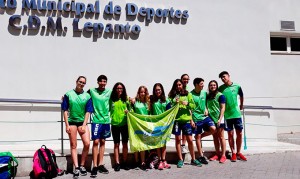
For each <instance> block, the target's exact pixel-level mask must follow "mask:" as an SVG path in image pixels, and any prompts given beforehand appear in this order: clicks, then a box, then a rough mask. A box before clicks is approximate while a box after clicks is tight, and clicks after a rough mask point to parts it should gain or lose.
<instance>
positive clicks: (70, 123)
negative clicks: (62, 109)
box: [69, 122, 83, 127]
mask: <svg viewBox="0 0 300 179" xmlns="http://www.w3.org/2000/svg"><path fill="white" fill-rule="evenodd" d="M82 125H83V122H69V126H77V127H79V126H82Z"/></svg>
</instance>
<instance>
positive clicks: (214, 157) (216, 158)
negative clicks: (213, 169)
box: [209, 155, 219, 161]
mask: <svg viewBox="0 0 300 179" xmlns="http://www.w3.org/2000/svg"><path fill="white" fill-rule="evenodd" d="M218 159H219V157H218V156H217V155H214V156H213V157H211V158H210V159H209V160H210V161H216V160H218Z"/></svg>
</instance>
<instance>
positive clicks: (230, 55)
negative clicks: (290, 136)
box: [0, 0, 299, 141]
mask: <svg viewBox="0 0 300 179" xmlns="http://www.w3.org/2000/svg"><path fill="white" fill-rule="evenodd" d="M76 2H80V1H76ZM84 2H85V3H86V4H87V3H89V2H90V3H94V2H95V1H92V0H87V1H84ZM276 2H277V6H275V3H274V4H273V1H272V2H271V1H259V0H253V1H247V0H229V1H221V0H216V1H204V0H198V1H194V0H186V1H165V0H163V1H162V0H145V1H138V0H131V1H113V3H114V4H115V5H116V4H118V5H120V6H121V7H122V14H121V16H120V18H119V19H111V17H107V16H105V15H103V13H102V12H103V10H104V5H106V4H108V1H107V0H103V1H100V4H101V14H100V16H99V18H98V19H96V18H85V17H83V18H82V19H81V20H80V22H79V26H80V27H83V24H84V22H93V23H94V22H102V23H103V24H104V25H105V24H107V23H112V24H116V23H118V24H126V23H127V22H128V23H129V24H131V25H134V24H138V25H139V26H140V27H141V33H140V34H139V35H138V36H129V37H128V36H118V35H116V34H114V35H102V36H101V37H100V38H98V39H95V38H93V37H92V36H91V35H90V34H88V33H83V34H81V36H79V37H78V34H74V33H73V32H72V21H73V18H71V17H67V18H66V17H63V18H62V22H63V26H66V27H68V31H67V33H66V34H65V35H61V36H59V35H58V34H57V33H54V34H53V33H47V32H43V31H42V30H40V31H38V33H37V34H36V35H35V34H33V33H31V32H28V31H26V30H22V31H21V32H18V31H15V30H12V29H11V28H10V27H9V26H8V19H9V17H10V16H11V14H21V13H22V12H21V8H20V7H21V6H20V4H18V8H17V10H16V11H15V12H13V13H12V12H10V11H5V10H2V12H1V13H0V22H1V24H4V25H2V26H1V28H0V39H1V61H2V64H1V66H0V74H1V76H2V77H3V78H2V79H1V80H2V84H3V85H1V87H2V90H1V93H0V98H21V99H51V100H59V99H61V96H62V95H63V94H64V93H65V92H66V91H68V90H70V89H72V88H74V87H75V80H76V78H77V77H78V76H79V75H85V76H86V77H87V79H88V81H87V85H86V89H88V88H91V87H96V86H97V83H96V79H97V77H98V76H99V75H100V74H105V75H107V76H108V87H109V88H112V86H113V84H114V83H115V82H118V81H121V82H123V83H124V84H125V86H126V87H127V90H128V94H129V96H131V97H133V96H135V94H136V91H137V88H138V87H139V86H140V85H146V86H147V87H148V89H149V91H150V92H151V91H152V86H153V84H154V83H156V82H161V83H162V84H163V85H164V87H165V90H166V93H168V92H169V90H170V88H171V85H172V83H173V81H174V80H175V79H176V78H179V77H180V75H181V74H183V73H188V74H189V75H190V78H191V81H190V84H189V86H190V89H192V80H193V79H194V78H195V77H202V78H204V79H205V82H206V84H207V83H208V82H209V81H210V80H212V79H216V80H217V81H219V82H221V81H220V80H219V79H218V74H219V72H221V71H223V70H227V71H229V72H230V74H231V78H232V80H233V81H234V82H237V83H239V84H241V85H242V87H243V90H244V93H245V97H246V100H245V104H247V105H273V99H272V98H262V97H269V96H271V97H272V95H275V94H276V93H275V91H274V87H275V86H274V85H275V84H274V80H273V73H274V69H276V68H280V67H281V65H282V64H281V63H276V64H275V63H274V59H273V58H274V56H271V55H270V44H269V37H270V31H271V30H272V29H274V28H275V27H277V26H276V25H275V24H276V23H277V21H279V19H281V16H280V15H278V13H277V11H276V8H280V1H276ZM292 2H294V3H297V2H296V1H287V3H292ZM126 3H135V4H136V5H137V6H138V7H142V6H144V7H152V8H154V9H157V8H170V7H173V8H174V9H180V10H188V11H189V15H190V17H189V18H188V19H187V21H186V22H185V21H179V22H178V21H174V20H172V19H170V18H167V19H165V20H161V21H160V22H159V21H157V19H154V20H153V21H152V22H150V23H147V22H145V21H144V20H140V19H139V18H136V19H134V20H132V19H131V18H128V17H126V16H125V9H124V8H125V5H126ZM290 6H291V7H292V9H295V10H294V11H295V13H298V12H296V7H297V6H294V5H293V4H291V5H290ZM287 8H290V7H287ZM285 11H288V10H285ZM289 11H291V10H289ZM275 12H276V13H275ZM30 13H32V12H29V14H30ZM274 14H276V16H275V15H274ZM293 15H294V14H292V15H291V16H293ZM297 17H298V16H297ZM27 18H28V15H26V12H25V13H24V15H22V21H21V24H22V25H24V24H26V22H27ZM40 19H41V22H42V24H43V25H45V23H46V19H47V18H46V17H43V16H40ZM54 19H55V18H54ZM298 19H299V18H298ZM292 58H293V57H292ZM278 60H279V59H278ZM294 61H296V57H295V59H294ZM270 67H272V68H270ZM293 68H296V66H293ZM294 73H295V76H296V73H297V72H294ZM280 89H281V88H280ZM2 106H3V105H2ZM2 109H3V107H2ZM11 109H13V107H12V108H11ZM2 111H4V110H2ZM2 111H1V115H3V116H5V118H6V119H11V120H15V119H16V118H17V119H18V120H24V119H22V117H15V116H14V115H12V114H7V112H2ZM12 111H13V110H12ZM248 111H249V112H250V113H249V112H248V116H247V115H246V118H247V121H249V122H252V123H255V124H271V125H276V122H278V121H276V122H275V121H274V116H273V112H272V111H267V115H265V114H266V113H265V112H264V111H253V110H248ZM12 113H13V112H12ZM24 113H26V115H27V113H28V112H24ZM246 114H247V113H246ZM20 115H21V114H20ZM287 115H288V114H287ZM55 116H56V117H52V118H51V119H50V117H49V118H48V115H46V114H45V113H42V112H38V114H37V118H40V119H43V120H46V119H49V120H57V119H56V118H58V120H59V118H60V115H59V113H58V114H57V115H55ZM31 118H35V119H36V117H30V115H29V116H28V118H27V117H26V119H25V120H31ZM54 118H55V119H54ZM275 118H276V117H275ZM5 125H8V124H5ZM8 128H9V127H7V130H8ZM39 129H41V128H39V127H36V128H35V130H30V131H29V130H27V131H26V132H25V133H28V135H29V133H31V135H33V136H34V135H35V133H37V131H38V130H39ZM257 129H258V128H257V127H256V126H255V125H249V130H247V133H248V137H249V138H267V139H276V134H277V129H276V128H272V129H270V130H269V129H267V131H269V132H268V135H267V136H266V135H263V134H261V133H257V132H256V130H257ZM0 141H1V138H0Z"/></svg>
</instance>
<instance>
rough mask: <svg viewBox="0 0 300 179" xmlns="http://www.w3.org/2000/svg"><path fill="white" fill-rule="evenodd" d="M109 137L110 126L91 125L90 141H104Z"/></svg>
mask: <svg viewBox="0 0 300 179" xmlns="http://www.w3.org/2000/svg"><path fill="white" fill-rule="evenodd" d="M110 135H111V134H110V124H95V123H92V140H97V139H106V138H109V137H110Z"/></svg>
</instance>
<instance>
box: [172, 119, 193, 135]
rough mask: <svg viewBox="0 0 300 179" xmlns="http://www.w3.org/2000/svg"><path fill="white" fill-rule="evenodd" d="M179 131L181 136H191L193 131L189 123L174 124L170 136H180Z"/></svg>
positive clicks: (176, 122)
mask: <svg viewBox="0 0 300 179" xmlns="http://www.w3.org/2000/svg"><path fill="white" fill-rule="evenodd" d="M181 131H182V134H183V135H192V134H193V129H192V126H191V124H190V123H189V122H178V121H175V122H174V126H173V130H172V134H174V135H176V136H178V135H181Z"/></svg>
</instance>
